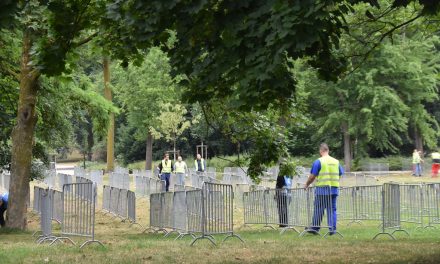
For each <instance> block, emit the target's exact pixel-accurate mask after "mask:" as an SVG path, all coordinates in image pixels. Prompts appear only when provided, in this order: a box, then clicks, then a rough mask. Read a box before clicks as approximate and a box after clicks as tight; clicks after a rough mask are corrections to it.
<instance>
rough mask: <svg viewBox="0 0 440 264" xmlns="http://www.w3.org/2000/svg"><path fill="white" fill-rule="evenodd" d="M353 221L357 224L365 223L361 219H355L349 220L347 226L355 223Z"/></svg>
mask: <svg viewBox="0 0 440 264" xmlns="http://www.w3.org/2000/svg"><path fill="white" fill-rule="evenodd" d="M353 223H356V224H359V225H363V223H362V221H361V220H354V221H351V222H349V223H348V224H347V226H350V225H351V224H353Z"/></svg>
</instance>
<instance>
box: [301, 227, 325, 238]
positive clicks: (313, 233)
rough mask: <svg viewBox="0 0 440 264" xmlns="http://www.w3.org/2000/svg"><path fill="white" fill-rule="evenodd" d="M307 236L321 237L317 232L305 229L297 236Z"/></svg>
mask: <svg viewBox="0 0 440 264" xmlns="http://www.w3.org/2000/svg"><path fill="white" fill-rule="evenodd" d="M307 234H312V235H314V236H316V235H319V236H322V235H321V234H320V233H319V231H316V230H313V229H305V230H304V231H302V232H301V233H300V234H299V237H303V236H305V235H307Z"/></svg>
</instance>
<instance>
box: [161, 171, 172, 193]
mask: <svg viewBox="0 0 440 264" xmlns="http://www.w3.org/2000/svg"><path fill="white" fill-rule="evenodd" d="M170 177H171V173H162V174H161V175H160V179H161V180H162V181H165V191H166V192H168V190H169V189H170Z"/></svg>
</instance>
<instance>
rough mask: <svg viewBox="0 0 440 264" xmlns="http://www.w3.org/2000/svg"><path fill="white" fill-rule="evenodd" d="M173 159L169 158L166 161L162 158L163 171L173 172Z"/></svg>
mask: <svg viewBox="0 0 440 264" xmlns="http://www.w3.org/2000/svg"><path fill="white" fill-rule="evenodd" d="M171 171H172V169H171V160H168V161H167V162H165V160H162V173H171Z"/></svg>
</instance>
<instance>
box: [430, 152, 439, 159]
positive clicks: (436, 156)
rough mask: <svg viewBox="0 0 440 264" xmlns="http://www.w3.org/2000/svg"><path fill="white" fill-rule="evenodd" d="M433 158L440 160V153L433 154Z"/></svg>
mask: <svg viewBox="0 0 440 264" xmlns="http://www.w3.org/2000/svg"><path fill="white" fill-rule="evenodd" d="M431 157H432V159H440V153H438V152H433V153H432V154H431Z"/></svg>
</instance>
